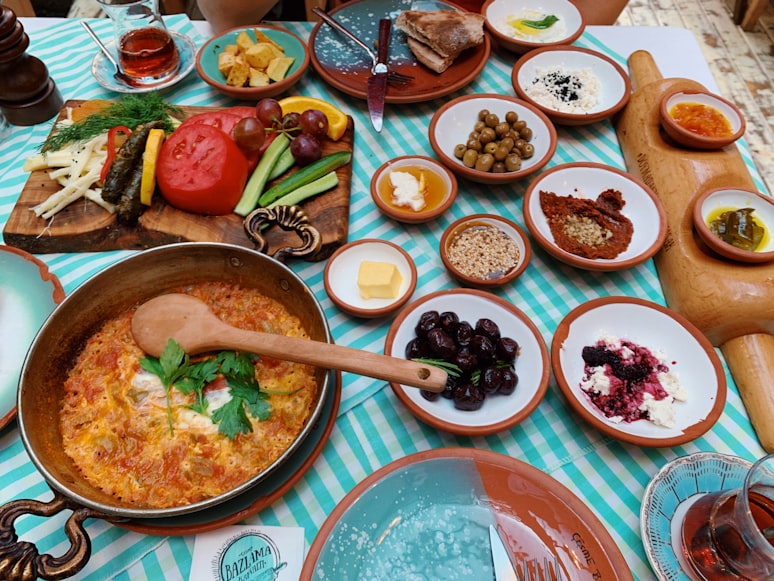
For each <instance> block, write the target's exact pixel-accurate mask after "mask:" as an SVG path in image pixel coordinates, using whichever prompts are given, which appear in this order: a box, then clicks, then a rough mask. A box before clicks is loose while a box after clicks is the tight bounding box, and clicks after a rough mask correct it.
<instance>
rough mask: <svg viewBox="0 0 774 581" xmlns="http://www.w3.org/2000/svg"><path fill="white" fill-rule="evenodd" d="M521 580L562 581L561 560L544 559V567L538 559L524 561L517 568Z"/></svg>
mask: <svg viewBox="0 0 774 581" xmlns="http://www.w3.org/2000/svg"><path fill="white" fill-rule="evenodd" d="M516 568H517V573H518V575H519V579H522V580H523V581H562V580H563V577H562V569H561V567H560V566H559V560H558V559H557V558H556V556H554V558H553V559H548V558H547V557H543V563H542V565H541V564H540V563H539V562H538V560H537V559H531V560H530V559H524V560H523V561H522V562H521V566H517V567H516Z"/></svg>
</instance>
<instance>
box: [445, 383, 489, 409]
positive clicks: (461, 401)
mask: <svg viewBox="0 0 774 581" xmlns="http://www.w3.org/2000/svg"><path fill="white" fill-rule="evenodd" d="M452 399H453V400H454V407H455V408H457V409H458V410H462V411H465V412H472V411H476V410H478V409H481V406H482V405H484V392H483V391H482V390H480V389H479V388H478V387H476V386H475V385H473V384H472V383H464V384H462V385H458V386H457V388H456V389H455V390H454V397H453V398H452Z"/></svg>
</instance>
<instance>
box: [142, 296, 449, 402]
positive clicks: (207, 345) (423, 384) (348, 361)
mask: <svg viewBox="0 0 774 581" xmlns="http://www.w3.org/2000/svg"><path fill="white" fill-rule="evenodd" d="M132 335H133V336H134V340H135V342H136V343H137V345H139V346H140V348H141V349H142V350H143V351H145V352H146V353H148V354H149V355H153V356H154V357H159V356H160V355H161V354H162V353H163V351H164V348H165V346H166V344H167V341H168V340H169V339H170V338H172V339H174V340H175V341H177V342H178V343H179V344H180V346H181V347H182V348H183V350H184V351H185V352H186V353H188V354H189V355H194V354H196V353H203V352H205V351H217V350H222V349H233V350H236V351H246V352H248V353H255V354H257V355H267V356H269V357H274V358H275V359H282V360H285V361H294V362H296V363H306V364H309V365H315V366H317V367H323V368H327V369H339V370H341V371H350V372H352V373H357V374H359V375H365V376H367V377H373V378H376V379H384V380H387V381H394V382H396V383H401V384H403V385H408V386H411V387H418V388H421V389H426V390H428V391H434V392H436V393H440V392H442V391H443V390H444V388H445V386H446V379H447V375H446V372H445V371H444V370H443V369H440V368H438V367H435V366H433V365H425V364H421V363H417V362H416V361H409V360H407V359H400V358H398V357H390V356H387V355H380V354H378V353H371V352H368V351H361V350H360V349H353V348H351V347H342V346H340V345H333V344H331V343H323V342H322V341H312V340H310V339H301V338H298V337H287V336H285V335H275V334H272V333H261V332H258V331H245V330H243V329H237V328H236V327H232V326H231V325H229V324H227V323H225V322H223V321H221V320H220V319H219V318H218V317H217V316H216V315H215V314H214V313H213V312H212V311H211V310H210V308H209V307H208V306H207V304H206V303H204V302H202V301H201V300H199V299H197V298H196V297H193V296H191V295H186V294H167V295H161V296H158V297H155V298H153V299H150V300H149V301H147V302H146V303H143V304H142V305H140V306H139V307H138V308H137V311H136V312H135V313H134V316H133V317H132Z"/></svg>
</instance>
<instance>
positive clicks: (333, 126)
mask: <svg viewBox="0 0 774 581" xmlns="http://www.w3.org/2000/svg"><path fill="white" fill-rule="evenodd" d="M279 104H280V107H282V114H283V115H287V114H288V113H303V112H304V111H306V110H307V109H319V110H320V111H322V112H323V113H325V116H326V117H327V118H328V137H330V138H331V139H332V140H333V141H337V140H339V139H341V136H342V135H344V132H345V131H346V130H347V124H348V122H349V119H348V117H347V114H346V113H344V111H342V110H341V109H339V108H338V107H336V106H335V105H332V104H331V103H328V101H323V100H322V99H317V98H315V97H304V96H302V95H294V96H292V97H285V98H284V99H281V100H280V102H279Z"/></svg>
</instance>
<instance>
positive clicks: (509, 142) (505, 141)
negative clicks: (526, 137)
mask: <svg viewBox="0 0 774 581" xmlns="http://www.w3.org/2000/svg"><path fill="white" fill-rule="evenodd" d="M513 144H514V139H513V138H512V137H503V138H502V139H501V140H500V145H501V146H502V147H505V148H506V149H507V150H508V151H510V150H511V149H513Z"/></svg>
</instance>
